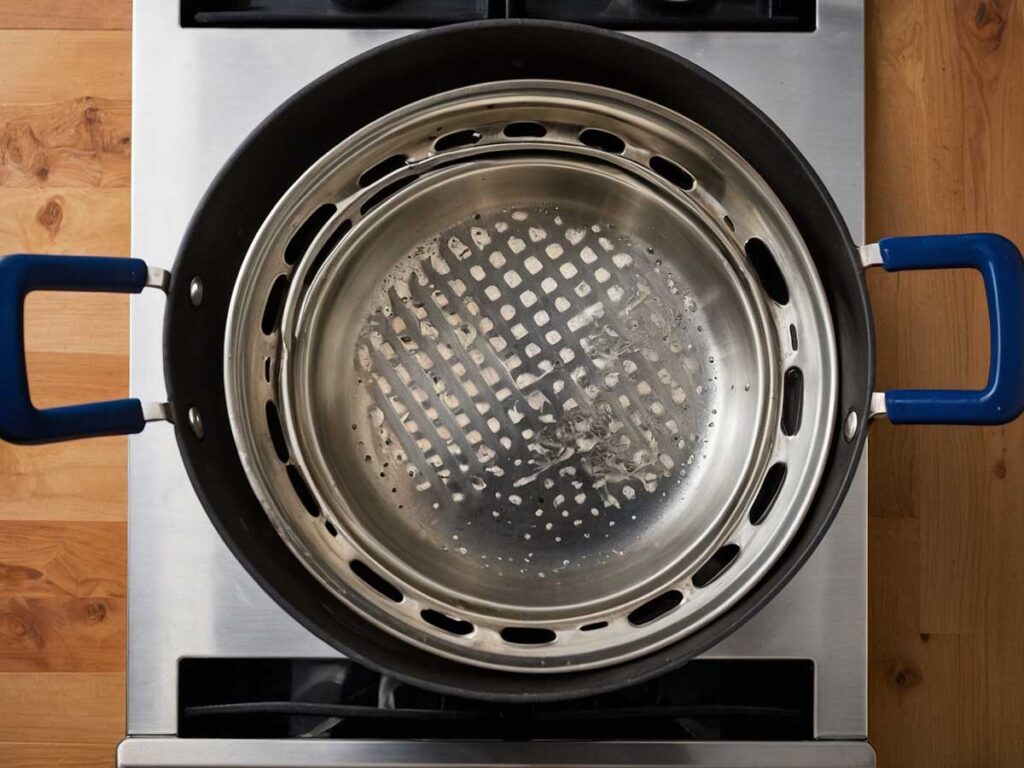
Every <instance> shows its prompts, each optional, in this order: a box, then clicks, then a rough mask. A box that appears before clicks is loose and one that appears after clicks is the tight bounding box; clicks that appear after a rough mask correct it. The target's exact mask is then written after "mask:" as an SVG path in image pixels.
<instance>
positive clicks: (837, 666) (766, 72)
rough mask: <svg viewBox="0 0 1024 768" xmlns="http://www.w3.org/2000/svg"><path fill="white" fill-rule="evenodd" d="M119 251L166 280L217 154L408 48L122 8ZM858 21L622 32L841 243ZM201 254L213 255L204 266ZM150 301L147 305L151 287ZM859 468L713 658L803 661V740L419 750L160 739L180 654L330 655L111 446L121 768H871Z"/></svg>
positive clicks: (822, 4) (166, 10)
mask: <svg viewBox="0 0 1024 768" xmlns="http://www.w3.org/2000/svg"><path fill="white" fill-rule="evenodd" d="M134 14H135V18H134V38H133V39H134V52H133V66H134V70H133V76H134V93H133V97H134V101H133V114H134V126H133V144H134V158H133V168H132V171H133V178H132V211H133V220H132V245H133V248H132V252H133V255H134V256H136V257H138V258H141V259H144V260H145V261H146V262H148V263H149V264H150V265H152V266H160V267H165V268H168V269H170V268H171V266H172V264H173V261H174V256H175V253H176V251H177V248H178V244H179V242H180V240H181V237H182V234H183V233H184V230H185V227H186V225H187V224H188V221H189V218H190V217H191V215H192V212H193V210H194V209H195V208H196V206H197V205H198V203H199V200H200V198H201V196H202V194H203V192H204V190H205V189H206V187H207V186H208V185H209V183H210V182H211V181H212V179H213V177H214V175H215V174H216V173H217V171H218V169H219V168H220V166H221V165H222V164H223V163H224V162H225V160H226V159H227V158H228V156H229V155H230V153H231V152H232V151H233V150H234V148H235V147H236V146H237V145H238V144H239V143H240V142H241V141H242V140H243V139H244V137H245V136H246V135H247V134H248V133H249V131H250V130H251V129H252V128H254V127H255V126H256V125H257V124H258V123H259V122H260V121H261V120H262V119H263V118H264V117H265V116H266V115H267V114H269V113H270V112H271V111H272V110H273V109H274V108H275V107H277V106H278V105H279V104H280V103H281V102H282V101H284V100H285V99H286V98H287V97H288V96H289V95H291V94H292V93H293V92H295V91H296V90H298V89H299V88H301V87H302V86H304V85H305V84H307V83H308V82H310V81H311V80H313V79H314V78H316V77H317V76H319V75H321V74H322V73H324V72H326V71H327V70H329V69H331V68H333V67H334V66H336V65H338V64H339V63H341V62H343V61H345V60H346V59H348V58H350V57H352V56H355V55H357V54H359V53H362V52H364V51H366V50H368V49H370V48H372V47H374V46H376V45H379V44H380V43H383V42H385V41H387V40H391V39H393V38H396V37H399V36H401V35H403V34H406V32H404V31H398V30H374V29H358V30H352V29H317V30H314V29H269V28H255V29H231V28H217V29H208V28H203V29H199V28H183V27H181V26H180V24H179V4H178V3H177V2H171V1H170V0H135V3H134ZM863 14H864V12H863V7H862V3H861V2H860V0H819V3H818V24H817V30H816V31H815V32H813V33H807V32H785V33H783V32H773V33H764V32H753V33H749V32H746V33H737V32H658V33H640V35H641V36H642V37H644V38H646V39H648V40H650V41H652V42H655V43H658V44H660V45H663V46H665V47H667V48H669V49H671V50H673V51H675V52H676V53H679V54H681V55H683V56H685V57H687V58H689V59H691V60H693V61H695V62H696V63H698V64H700V65H701V66H703V67H705V68H707V69H709V70H710V71H712V72H713V73H715V74H716V75H718V76H719V77H721V78H722V79H724V80H725V81H727V82H728V83H730V84H731V85H733V86H734V87H736V88H737V89H739V90H740V91H741V92H743V93H744V94H745V95H746V96H747V97H748V98H750V99H751V100H752V101H754V102H755V103H756V104H757V105H758V106H759V107H761V108H762V109H763V110H764V111H765V112H767V114H768V115H769V116H770V117H772V118H773V119H774V120H775V121H776V122H777V123H778V124H779V125H780V126H781V127H782V129H783V130H784V131H786V132H787V133H788V134H789V136H790V137H792V138H793V140H794V141H795V142H796V143H797V145H798V146H799V147H800V148H801V149H802V150H803V152H804V153H805V154H806V155H807V157H808V158H809V159H810V161H811V162H812V164H813V165H814V166H815V168H816V169H817V171H818V172H819V174H820V175H821V176H822V178H823V179H824V181H825V183H826V185H827V186H828V188H829V189H830V190H831V192H832V194H833V195H834V197H835V199H836V201H837V202H838V204H839V207H840V208H841V209H842V211H843V213H844V215H845V217H846V221H847V223H848V224H849V226H850V229H851V231H852V232H853V233H854V236H855V238H862V235H863V217H864V199H863V198H864V180H863V173H864V142H863V122H864V106H863V101H864V99H863V95H864V83H863V56H864V51H863V21H864V19H863ZM211 257H212V256H211ZM153 293H154V294H155V292H153ZM163 309H164V299H163V297H162V296H160V295H149V294H144V295H142V296H141V297H138V298H134V299H133V300H132V314H131V318H132V322H131V325H132V337H131V338H132V345H131V352H132V356H131V391H132V393H133V395H135V396H139V397H142V398H143V399H147V400H151V399H153V400H155V399H160V398H161V397H162V396H164V395H165V392H164V385H163V372H162V359H161V349H160V339H161V333H162V319H163ZM866 492H867V482H866V471H865V465H864V463H862V464H861V469H860V471H859V473H858V475H857V477H856V479H855V480H854V483H853V486H852V488H851V490H850V493H849V496H848V498H847V500H846V502H845V504H844V506H843V509H842V511H841V512H840V514H839V516H838V518H837V520H836V522H835V524H834V525H833V527H832V529H831V531H830V532H829V534H828V536H827V537H826V538H825V540H824V541H823V543H822V544H821V546H820V547H819V548H818V550H817V551H816V552H815V554H814V555H813V557H812V558H811V560H810V561H809V562H808V563H807V565H806V566H805V567H804V568H803V570H802V572H801V573H800V574H798V576H797V577H796V578H795V579H794V580H793V581H792V582H791V583H790V584H789V585H788V586H787V587H786V588H785V590H784V591H783V592H782V594H781V595H779V596H778V597H777V598H776V599H775V600H774V601H773V602H772V603H771V604H770V605H769V606H768V607H767V608H766V609H765V610H763V611H762V612H761V613H760V614H759V615H758V616H756V617H755V618H754V619H753V620H752V621H751V622H750V623H748V624H747V625H746V626H744V627H743V628H742V629H741V630H740V631H738V632H737V633H735V634H734V635H732V636H731V637H730V638H729V639H728V640H727V641H725V642H724V643H722V644H721V645H719V646H718V647H716V648H715V649H714V650H712V651H711V652H710V653H709V654H708V656H709V657H713V658H758V659H773V658H795V659H811V660H813V662H814V670H815V685H816V693H815V704H814V734H815V737H816V739H817V740H818V741H809V742H796V743H751V742H732V743H730V742H700V741H698V742H693V741H688V742H654V743H651V742H645V743H639V742H638V743H628V742H616V743H612V744H608V743H601V742H590V743H579V742H573V743H559V742H533V743H509V742H451V741H447V742H431V741H417V742H410V741H380V742H372V741H345V740H315V739H301V740H300V739H294V740H276V741H270V740H246V741H240V740H235V741H226V740H207V739H179V738H176V730H177V720H178V701H177V690H178V662H179V659H181V658H182V657H236V658H237V657H289V658H330V657H336V656H337V653H336V652H335V651H333V650H332V649H331V648H329V647H328V646H326V645H325V644H324V643H323V642H321V641H320V640H318V639H317V638H315V637H314V636H313V635H311V634H310V633H309V632H308V631H306V630H305V629H304V628H302V627H301V626H299V624H297V623H296V622H295V621H294V620H293V619H291V618H290V617H289V616H288V615H286V614H285V613H284V611H283V610H282V609H280V608H279V607H278V606H277V605H276V604H275V603H274V602H273V601H272V600H271V599H270V598H269V597H268V596H267V595H265V594H264V593H263V591H262V590H261V589H260V588H259V587H258V586H257V585H256V583H255V582H254V581H253V580H252V579H251V578H250V577H249V576H248V575H247V574H246V573H245V571H244V570H243V568H242V567H241V565H239V564H238V563H237V562H236V561H235V559H234V557H233V556H232V555H231V554H230V552H229V551H228V549H227V547H226V546H225V545H224V544H223V542H222V541H221V540H220V538H219V536H218V534H217V533H216V531H215V530H214V528H213V526H212V525H211V524H210V522H209V521H208V519H207V517H206V514H205V512H204V511H203V509H202V506H201V505H200V503H199V501H198V499H197V498H196V495H195V493H194V492H193V490H192V486H191V484H190V482H189V480H188V478H187V476H186V474H185V470H184V466H183V465H182V462H181V459H180V458H179V454H178V449H177V446H176V444H175V440H174V435H173V430H172V427H171V426H170V425H168V424H165V423H160V424H154V425H150V427H149V428H148V429H147V430H146V431H145V432H144V433H142V434H140V435H138V436H134V437H132V438H131V441H130V448H129V622H128V634H129V640H128V723H127V729H128V737H129V738H128V739H127V740H126V741H125V742H124V743H123V744H122V745H121V748H120V750H119V764H120V765H122V766H143V765H145V766H185V765H188V766H243V765H244V766H257V765H258V766H268V767H269V766H293V765H294V766H327V765H393V764H416V765H427V764H431V765H470V764H474V765H475V764H482V763H502V762H505V763H515V764H519V765H522V764H529V763H537V764H573V765H587V764H592V763H593V764H597V763H600V764H602V765H620V764H621V765H665V766H667V765H679V766H683V765H685V766H690V765H702V766H747V765H763V766H768V765H772V766H798V765H799V766H873V765H874V754H873V752H872V751H871V749H870V747H868V746H867V744H866V743H865V742H864V739H865V738H866V734H867V712H866V701H867V670H866V660H867V595H866V589H867V577H866V557H867V499H866Z"/></svg>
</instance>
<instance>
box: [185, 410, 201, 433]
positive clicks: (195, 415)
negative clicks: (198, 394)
mask: <svg viewBox="0 0 1024 768" xmlns="http://www.w3.org/2000/svg"><path fill="white" fill-rule="evenodd" d="M188 426H189V428H190V429H191V430H192V434H193V435H195V436H196V437H197V438H198V439H200V440H202V439H203V417H202V416H201V415H200V414H199V409H198V408H196V407H195V406H194V405H193V406H192V407H191V408H189V409H188Z"/></svg>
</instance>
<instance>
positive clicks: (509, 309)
mask: <svg viewBox="0 0 1024 768" xmlns="http://www.w3.org/2000/svg"><path fill="white" fill-rule="evenodd" d="M427 250H428V251H430V253H429V255H428V257H427V258H425V259H424V260H422V261H421V262H419V263H418V264H416V265H415V267H414V268H413V269H414V271H413V272H412V273H411V274H408V275H406V276H403V277H397V278H393V279H389V280H388V282H389V284H390V288H389V289H388V292H387V297H386V302H384V304H383V306H381V307H379V308H378V309H377V310H376V311H375V312H374V313H372V314H371V316H370V318H369V320H368V322H367V324H366V326H365V327H364V329H363V332H362V334H361V344H360V345H359V348H358V351H357V358H358V364H359V366H360V367H361V368H362V370H363V372H364V373H365V374H366V375H365V376H364V378H363V380H364V382H365V386H367V387H368V389H369V390H370V392H371V395H372V398H373V400H374V401H375V403H376V404H377V409H378V410H376V411H375V413H374V414H373V423H374V425H375V426H376V427H378V428H379V430H380V433H381V436H382V437H383V438H385V439H386V441H387V442H388V443H390V444H391V447H392V452H393V455H394V453H395V452H400V453H401V454H403V456H404V457H405V460H406V462H407V466H408V475H409V476H410V477H412V478H413V482H414V484H415V486H416V488H417V489H418V490H421V491H428V490H430V491H432V492H433V493H435V495H436V498H438V499H439V500H441V501H442V502H443V503H446V504H447V503H449V502H450V501H454V502H455V503H459V502H462V501H463V500H465V499H466V498H467V497H468V496H470V495H473V494H476V495H477V497H476V500H475V503H477V504H484V505H490V506H493V509H492V515H493V518H494V519H495V520H496V521H497V522H498V523H505V524H511V520H510V519H509V517H510V516H515V515H518V516H519V517H522V516H523V515H534V516H535V517H536V521H534V522H533V524H532V525H531V526H529V529H528V530H527V531H526V533H525V534H524V537H525V538H526V539H529V538H531V537H540V536H547V537H549V538H554V539H555V541H556V542H558V541H560V540H561V538H562V537H563V536H566V535H577V536H578V535H580V530H579V529H580V528H582V529H583V535H585V536H586V537H587V538H590V532H591V531H592V530H594V529H595V528H602V527H603V528H604V529H605V530H607V529H608V527H611V526H614V525H615V524H616V522H617V518H620V519H618V522H623V520H622V519H621V518H622V516H623V514H624V513H625V512H626V511H627V510H628V507H629V506H630V504H629V502H630V501H631V500H632V499H634V498H637V497H638V495H639V494H641V493H643V492H648V493H650V492H654V491H655V490H656V489H657V488H658V487H659V484H660V483H662V482H664V481H665V479H666V478H670V477H672V476H673V475H685V474H686V472H687V466H688V464H692V463H693V461H694V460H695V456H694V447H695V446H694V443H695V442H696V441H697V440H698V437H697V435H696V434H693V433H692V432H689V431H688V430H687V428H686V417H685V413H686V411H687V410H688V409H689V407H690V403H691V401H692V400H694V399H695V398H701V397H703V387H702V386H700V382H702V381H703V380H704V379H703V377H704V376H705V375H706V373H707V371H706V370H704V369H705V368H706V367H707V365H708V364H706V363H703V362H700V361H701V360H702V359H705V360H706V359H707V358H703V355H702V353H701V352H700V350H698V349H695V348H694V344H693V341H694V339H695V338H699V333H695V332H694V331H695V330H696V329H694V328H689V326H688V324H691V320H692V317H691V315H692V313H693V312H696V309H697V308H696V304H695V302H694V301H693V300H692V299H691V298H690V297H689V296H688V295H686V294H685V292H684V291H683V290H681V289H680V288H679V287H678V286H677V285H676V283H675V279H674V276H673V275H672V273H671V272H670V271H669V270H668V269H667V268H663V267H662V266H661V261H660V260H658V259H657V258H656V257H655V256H654V254H653V253H652V252H650V249H644V248H643V247H638V246H636V245H635V244H633V243H632V242H628V243H627V242H626V241H625V239H624V238H620V237H618V235H617V234H616V232H615V230H614V229H613V228H611V227H610V226H609V225H603V226H602V225H599V224H593V225H590V226H582V225H579V226H570V225H569V224H568V223H567V222H565V221H563V219H562V216H560V215H559V214H558V213H557V212H551V211H542V210H538V209H533V210H530V211H526V210H516V211H507V212H503V213H501V214H495V215H492V216H488V218H487V219H486V220H478V221H477V222H473V223H472V225H471V226H468V227H465V228H460V229H458V230H454V231H450V232H446V233H444V234H443V235H442V236H441V237H440V238H439V239H438V241H437V242H436V243H434V244H433V247H432V248H428V249H427ZM692 324H694V325H695V323H692ZM698 431H700V430H698ZM527 457H528V458H527ZM578 468H579V469H582V470H583V471H582V472H581V473H580V475H579V476H577V469H578ZM556 486H557V487H556ZM435 508H437V505H436V504H435ZM627 519H628V518H627ZM604 536H605V537H607V533H605V534H604ZM556 570H557V569H556Z"/></svg>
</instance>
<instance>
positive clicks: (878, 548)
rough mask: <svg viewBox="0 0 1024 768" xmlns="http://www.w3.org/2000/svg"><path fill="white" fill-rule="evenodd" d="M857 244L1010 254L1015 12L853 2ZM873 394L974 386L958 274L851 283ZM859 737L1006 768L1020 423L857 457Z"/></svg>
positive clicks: (1021, 540)
mask: <svg viewBox="0 0 1024 768" xmlns="http://www.w3.org/2000/svg"><path fill="white" fill-rule="evenodd" d="M868 8H869V14H868V15H869V24H868V30H867V33H868V34H867V37H868V55H867V59H868V69H867V83H868V169H867V179H868V196H867V201H868V230H869V232H868V235H869V239H875V238H878V237H882V236H885V235H906V234H923V233H942V232H965V231H977V230H988V231H995V232H1000V233H1001V234H1004V235H1006V236H1007V237H1009V238H1011V239H1012V240H1014V241H1015V242H1016V243H1017V244H1018V245H1024V152H1022V145H1024V3H1021V2H1011V1H1010V0H998V1H995V0H985V1H984V2H979V0H955V1H954V0H943V2H934V1H933V0H871V2H869V3H868ZM869 283H870V287H871V295H872V301H873V305H874V310H875V325H876V329H877V332H878V340H879V354H878V383H879V386H880V388H889V387H893V386H931V385H935V386H971V387H978V386H981V385H982V384H983V383H984V381H985V377H986V373H987V366H988V330H987V319H986V308H985V298H984V291H983V290H982V288H981V282H980V280H979V279H978V277H977V276H976V275H974V274H973V273H968V272H959V271H958V272H945V273H942V272H932V273H926V272H924V273H921V272H919V273H916V274H902V275H899V276H896V275H886V274H872V275H871V277H870V279H869ZM870 456H871V460H870V569H869V575H870V590H869V595H870V621H869V638H870V684H869V699H870V707H869V715H870V726H869V730H870V738H871V741H872V743H873V744H874V746H875V749H876V750H877V752H878V757H879V765H881V766H898V767H899V768H904V767H906V768H914V767H916V766H922V768H923V766H960V767H967V766H979V767H981V766H985V767H988V766H1020V765H1024V556H1022V554H1021V553H1022V552H1024V422H1021V421H1018V422H1017V423H1015V424H1013V425H1010V426H1007V427H1000V428H985V429H981V428H957V427H949V428H945V427H900V428H895V427H892V426H890V425H888V424H885V423H881V424H877V425H875V426H874V427H873V428H872V431H871V445H870Z"/></svg>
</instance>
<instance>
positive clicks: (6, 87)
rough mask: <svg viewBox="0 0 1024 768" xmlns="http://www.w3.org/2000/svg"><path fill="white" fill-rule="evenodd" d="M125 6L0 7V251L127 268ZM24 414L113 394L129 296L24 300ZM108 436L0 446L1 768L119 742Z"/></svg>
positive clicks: (89, 758) (117, 541) (107, 754)
mask: <svg viewBox="0 0 1024 768" xmlns="http://www.w3.org/2000/svg"><path fill="white" fill-rule="evenodd" d="M130 26H131V4H130V2H129V0H2V2H0V253H7V252H18V251H21V252H47V253H57V254H70V253H82V254H96V255H114V256H118V255H127V254H128V252H129V238H130V229H129V179H130V170H131V79H130V73H131V33H130V32H128V31H127V30H128V29H129V28H130ZM25 315H26V347H27V362H28V369H29V379H30V387H31V393H32V399H33V402H35V403H36V405H39V406H44V407H45V406H48V405H55V404H59V403H70V402H75V401H79V400H81V399H96V400H102V399H109V398H114V397H124V396H125V394H126V391H127V382H128V300H127V298H126V297H124V296H98V295H84V294H34V295H33V296H31V297H30V298H29V300H28V301H27V302H26V309H25ZM126 464H127V450H126V441H125V439H124V438H104V439H100V440H91V441H86V442H81V443H73V442H72V443H60V444H57V445H48V446H33V447H14V446H10V445H6V444H3V443H0V766H4V768H44V767H45V768H49V767H50V766H58V765H59V766H62V767H65V768H99V767H100V766H103V767H104V768H109V767H110V766H113V764H114V749H115V747H116V745H117V742H118V741H120V739H121V738H122V737H123V734H124V661H125V656H124V653H125V630H126V618H125V607H126V606H125V590H126V586H125V550H126V526H125V520H126V507H125V503H126V490H127V489H126V477H127V467H126Z"/></svg>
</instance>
